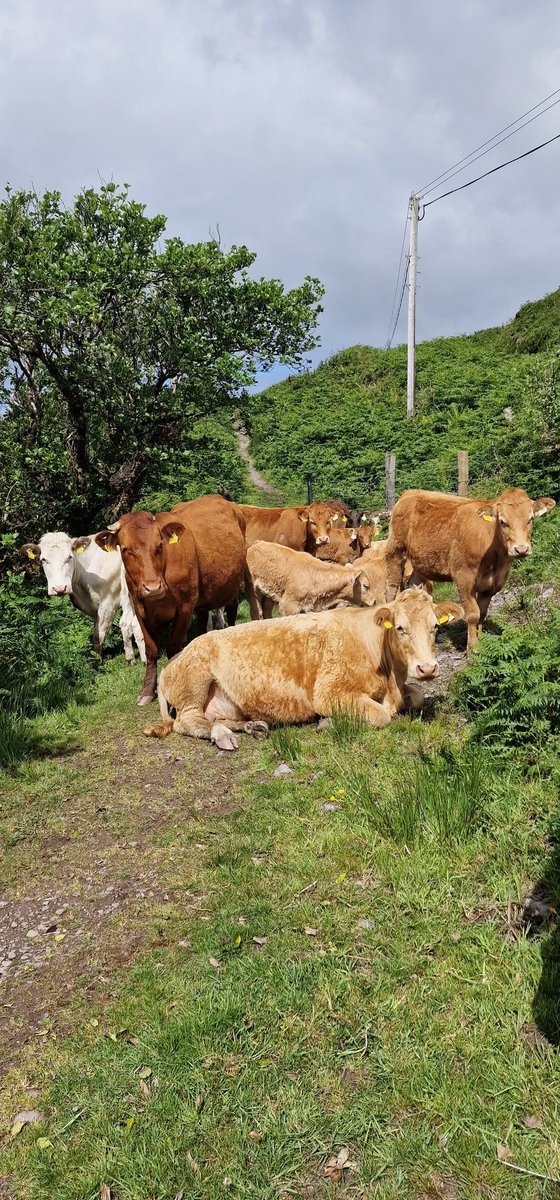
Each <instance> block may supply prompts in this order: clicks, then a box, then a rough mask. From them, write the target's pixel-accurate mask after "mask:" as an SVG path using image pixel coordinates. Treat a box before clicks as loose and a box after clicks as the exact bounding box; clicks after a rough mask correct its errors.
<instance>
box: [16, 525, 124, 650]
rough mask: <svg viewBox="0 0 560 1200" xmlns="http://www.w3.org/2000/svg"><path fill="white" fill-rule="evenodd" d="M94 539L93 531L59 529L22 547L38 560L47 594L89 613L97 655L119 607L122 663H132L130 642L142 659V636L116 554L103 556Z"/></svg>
mask: <svg viewBox="0 0 560 1200" xmlns="http://www.w3.org/2000/svg"><path fill="white" fill-rule="evenodd" d="M94 538H95V535H94V534H92V535H91V536H88V537H77V538H71V537H69V536H68V534H67V533H61V532H60V531H56V532H54V533H44V534H43V536H42V538H41V539H40V540H39V542H37V544H34V543H29V544H28V545H26V546H22V552H23V553H25V554H27V557H28V558H30V559H38V560H39V562H40V563H41V566H42V568H43V571H44V572H45V575H46V578H47V591H48V595H49V596H70V599H71V601H72V604H73V605H74V607H75V608H78V609H79V610H80V612H83V613H86V615H87V616H88V617H91V619H92V621H93V622H94V626H93V647H94V650H96V651H97V653H98V654H100V653H101V649H102V646H103V643H104V641H105V638H106V637H107V634H108V632H109V629H110V626H111V623H112V620H113V617H114V615H115V612H116V610H117V608H118V607H119V605H120V607H121V609H122V616H121V618H120V621H119V625H120V629H121V633H122V639H123V644H124V653H125V658H126V661H127V662H129V663H133V662H134V645H133V641H135V642H136V645H137V647H138V651H139V653H140V658H141V659H142V661H143V662H145V661H146V655H145V650H144V638H143V636H142V630H141V628H140V625H139V623H138V621H137V619H136V614H135V612H134V607H133V604H132V601H131V599H130V596H129V593H128V588H127V586H126V580H125V577H124V570H123V565H122V561H121V556H120V554H116V555H115V556H114V558H113V559H108V558H107V555H106V554H103V552H102V550H100V548H99V546H97V545H96V544H95V540H94Z"/></svg>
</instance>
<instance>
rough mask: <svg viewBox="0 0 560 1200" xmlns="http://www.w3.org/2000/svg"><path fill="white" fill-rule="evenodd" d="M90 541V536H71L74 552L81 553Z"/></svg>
mask: <svg viewBox="0 0 560 1200" xmlns="http://www.w3.org/2000/svg"><path fill="white" fill-rule="evenodd" d="M90 543H91V538H90V537H79V538H73V540H72V550H73V551H74V554H83V553H84V550H87V548H88V546H89V545H90Z"/></svg>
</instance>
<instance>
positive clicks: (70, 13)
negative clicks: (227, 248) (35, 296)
mask: <svg viewBox="0 0 560 1200" xmlns="http://www.w3.org/2000/svg"><path fill="white" fill-rule="evenodd" d="M559 50H560V5H559V4H558V0H539V3H537V4H529V3H527V0H480V2H479V0H463V2H462V3H461V4H458V3H453V2H450V0H425V3H424V4H421V5H419V4H416V3H411V2H410V0H377V3H374V2H373V0H369V3H367V2H366V0H87V3H79V2H76V0H2V4H1V9H0V94H1V96H2V120H1V122H0V141H1V160H0V161H1V168H0V178H2V179H3V180H4V181H9V182H10V183H11V185H12V186H13V187H16V188H19V187H29V186H31V185H33V186H35V188H37V189H38V190H44V189H46V188H57V189H60V190H61V191H62V193H63V195H64V196H65V198H70V197H71V196H72V195H73V194H74V193H75V192H76V191H78V190H80V189H81V188H82V187H84V186H89V185H93V186H96V185H98V184H99V181H100V178H102V179H104V180H108V179H111V178H112V179H114V180H115V181H117V182H125V181H126V182H128V183H130V185H131V187H132V191H133V195H134V196H135V198H137V199H139V200H141V201H143V202H144V203H145V204H146V205H147V210H148V212H149V213H150V214H152V213H155V212H163V213H165V214H166V215H167V218H168V232H169V233H170V234H173V235H175V234H178V235H180V236H181V237H182V238H184V239H185V240H187V241H196V240H200V239H206V238H207V236H208V231H209V229H211V228H212V229H214V228H215V227H216V225H217V224H219V227H220V231H221V237H222V242H223V243H224V244H226V245H229V244H232V243H238V244H239V243H246V244H247V245H248V246H249V247H250V248H251V249H252V250H254V251H256V253H257V255H258V258H257V266H258V268H259V273H262V274H265V275H274V276H278V277H280V278H281V279H283V280H284V281H285V283H286V285H287V286H293V285H295V284H297V283H299V282H300V281H301V280H302V278H303V276H304V275H306V274H310V275H316V276H318V277H319V278H320V279H321V280H322V282H323V283H324V285H325V286H326V289H327V292H326V298H325V312H324V316H323V319H322V324H321V336H322V348H321V350H320V351H319V352H318V353H317V354H316V355H315V359H316V360H317V359H320V358H324V357H326V356H327V355H328V354H330V353H332V352H334V351H335V350H338V349H340V348H341V347H344V346H348V345H352V344H354V343H357V342H368V343H372V344H374V345H378V346H382V345H383V344H384V343H385V341H386V338H387V334H388V330H389V316H390V311H391V305H392V302H393V292H394V288H395V281H396V273H397V265H398V260H399V252H400V246H401V239H402V233H403V228H404V222H405V215H406V208H407V200H408V196H409V194H410V192H411V191H412V190H418V189H420V188H422V187H423V186H424V185H425V184H426V183H427V182H428V181H430V180H431V179H432V177H434V176H436V175H439V173H440V172H442V171H444V170H446V169H447V168H448V167H450V166H451V165H452V164H453V163H455V162H456V161H457V160H458V159H460V158H462V157H463V155H465V154H467V153H468V152H470V151H471V150H472V149H474V148H475V147H476V146H478V145H479V144H480V143H482V142H484V141H485V140H486V139H487V138H489V137H491V136H492V135H493V134H495V133H496V132H497V131H498V130H500V129H502V127H504V126H506V125H508V124H509V122H511V121H513V120H514V119H515V118H517V117H518V116H519V115H520V114H521V113H523V112H524V111H525V110H527V109H529V108H531V107H532V106H533V105H535V104H537V103H538V102H539V101H540V100H541V99H542V98H543V97H545V96H546V95H547V94H548V93H550V92H552V91H554V90H555V89H556V88H560V65H559V64H560V56H559ZM559 131H560V104H559V105H558V106H557V107H556V108H553V109H552V110H551V111H550V112H549V113H547V114H546V115H544V116H543V117H542V118H541V119H539V120H537V121H535V122H534V123H533V124H532V125H529V126H528V128H527V129H525V130H523V131H522V132H521V133H520V134H518V135H516V136H515V137H513V138H511V139H510V140H509V141H506V142H505V143H504V145H503V146H500V147H499V148H498V149H497V150H496V151H495V152H493V153H491V154H489V155H487V156H486V157H484V158H482V159H481V160H480V162H478V163H476V164H475V165H474V167H473V168H470V169H469V170H468V171H467V172H465V173H464V174H462V175H460V176H458V177H457V178H456V179H455V180H453V181H452V183H451V184H450V185H449V186H454V185H455V184H457V183H461V182H463V181H465V180H467V179H470V178H472V177H473V176H475V175H477V174H479V173H480V172H481V171H483V170H487V169H489V168H490V167H492V166H494V165H496V164H497V163H499V162H502V161H504V160H505V159H507V158H510V157H512V156H513V155H515V154H520V153H522V152H523V151H524V150H527V149H529V148H530V147H532V146H534V145H536V144H537V143H539V142H541V141H544V140H545V139H546V138H547V137H551V136H552V135H553V134H555V133H557V132H559ZM559 182H560V141H559V142H556V143H553V145H552V146H550V147H548V148H546V149H544V150H542V151H540V152H539V153H538V154H535V155H533V156H532V157H531V158H529V159H527V160H525V161H524V162H521V163H518V164H515V165H513V166H511V167H509V168H507V169H506V170H504V171H501V172H498V173H497V174H496V175H494V176H493V177H491V178H490V179H488V180H484V181H483V182H481V183H480V184H477V185H476V186H475V187H473V188H471V189H468V190H467V191H465V192H460V193H458V194H457V195H455V196H452V197H449V199H447V200H443V201H442V202H441V204H437V205H434V206H433V207H432V208H429V209H427V210H426V217H425V220H424V221H423V222H422V223H421V225H420V229H419V234H420V237H419V250H420V255H421V261H420V277H419V293H418V319H417V332H418V338H419V340H423V339H426V338H433V337H437V336H440V335H449V334H454V333H461V332H470V331H472V330H475V329H480V328H484V327H486V326H488V325H493V324H500V323H502V322H504V321H506V320H508V319H509V318H510V317H512V316H513V315H514V313H515V312H516V310H517V309H518V308H519V306H520V305H521V304H522V303H523V302H524V301H525V300H528V299H536V298H538V297H540V296H542V295H544V294H545V293H546V292H547V291H551V290H552V289H554V288H556V287H558V286H559V285H560V271H559V254H558V249H559V247H558V242H559V236H560V218H559V204H558V195H559ZM436 194H437V192H434V193H432V195H436ZM405 307H406V306H404V307H403V312H402V315H401V323H400V325H399V329H398V333H397V338H396V341H402V340H404V338H405V332H406V327H405Z"/></svg>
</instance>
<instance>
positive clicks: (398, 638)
mask: <svg viewBox="0 0 560 1200" xmlns="http://www.w3.org/2000/svg"><path fill="white" fill-rule="evenodd" d="M372 615H373V620H374V621H375V624H376V625H379V626H380V627H381V628H382V629H384V630H386V637H387V641H388V645H389V648H390V651H391V654H392V656H393V658H395V659H397V660H398V661H399V662H400V663H401V666H403V667H404V668H405V669H406V673H407V676H408V678H409V679H411V680H412V679H433V678H434V677H435V676H436V675H437V674H438V671H439V668H438V665H437V661H436V630H437V628H438V625H445V624H446V623H447V622H448V621H454V620H455V619H456V618H457V617H462V616H463V609H462V608H461V606H460V604H454V603H453V601H452V600H443V601H442V602H441V603H440V604H434V602H433V600H432V598H431V596H429V595H428V593H427V592H424V591H423V590H422V589H421V588H410V589H409V590H408V591H406V592H401V593H400V594H399V595H398V596H397V598H396V600H393V602H392V604H384V605H382V607H381V608H376V609H375V610H374V612H373V614H372Z"/></svg>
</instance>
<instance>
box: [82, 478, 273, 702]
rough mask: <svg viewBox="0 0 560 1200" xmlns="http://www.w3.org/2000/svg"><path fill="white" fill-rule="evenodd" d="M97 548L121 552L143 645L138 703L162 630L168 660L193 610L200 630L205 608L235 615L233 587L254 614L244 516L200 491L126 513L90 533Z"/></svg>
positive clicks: (149, 695)
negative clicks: (151, 509) (165, 507)
mask: <svg viewBox="0 0 560 1200" xmlns="http://www.w3.org/2000/svg"><path fill="white" fill-rule="evenodd" d="M96 541H97V544H98V545H99V546H101V547H102V549H103V550H106V551H110V550H116V549H117V548H118V549H119V550H120V551H121V554H122V558H123V563H124V569H125V573H126V582H127V585H128V589H129V592H130V595H131V598H132V602H133V604H134V608H135V611H136V616H137V617H138V620H139V622H140V626H141V628H142V632H143V635H144V641H145V644H146V660H147V661H146V676H145V679H144V684H143V687H142V691H141V693H140V696H139V698H138V703H139V704H148V703H149V702H150V700H152V699H153V698H154V695H155V688H156V678H157V659H158V655H159V653H160V649H161V646H162V642H163V637H164V634H165V633H166V631H169V640H168V646H167V653H168V656H169V657H170V658H171V657H172V656H173V655H174V654H178V652H179V650H181V649H182V647H183V645H184V643H185V641H186V638H187V634H188V632H189V629H190V625H191V621H192V617H193V613H194V611H195V610H198V611H199V612H200V616H201V628H202V629H206V626H207V621H208V612H209V610H210V609H216V608H222V607H225V609H226V613H227V615H228V620H229V621H230V624H233V622H234V621H235V614H236V612H237V597H238V594H239V589H240V587H241V585H242V584H243V583H244V584H245V591H246V593H247V597H248V599H249V603H250V606H251V612H252V615H254V616H255V617H258V616H259V612H258V606H257V603H256V598H255V594H254V590H253V587H252V581H251V577H250V575H249V572H248V571H247V564H246V547H245V520H244V518H243V516H242V514H241V513H240V512H239V509H238V507H237V505H235V504H231V503H229V502H228V501H227V500H223V499H222V497H221V496H204V497H203V498H202V499H200V500H191V501H189V502H188V503H186V504H179V505H176V506H175V508H174V509H173V511H172V512H163V513H157V514H156V515H155V516H154V515H153V514H152V513H148V512H134V513H126V514H125V516H123V517H121V518H120V520H118V521H116V522H115V524H114V525H111V526H110V527H109V528H108V529H105V530H103V532H101V533H98V534H97V537H96Z"/></svg>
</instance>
